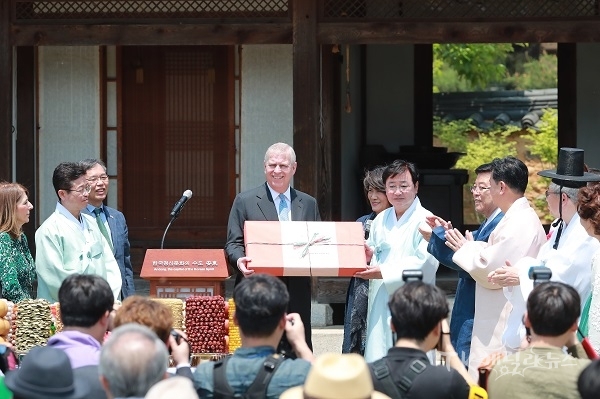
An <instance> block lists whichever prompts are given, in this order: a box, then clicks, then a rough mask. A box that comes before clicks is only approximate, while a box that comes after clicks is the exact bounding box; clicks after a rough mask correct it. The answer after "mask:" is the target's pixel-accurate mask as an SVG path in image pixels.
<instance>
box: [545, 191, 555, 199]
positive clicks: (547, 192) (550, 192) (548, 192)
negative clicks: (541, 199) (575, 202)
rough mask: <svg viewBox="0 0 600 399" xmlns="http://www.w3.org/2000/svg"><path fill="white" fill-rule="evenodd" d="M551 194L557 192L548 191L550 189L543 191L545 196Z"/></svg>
mask: <svg viewBox="0 0 600 399" xmlns="http://www.w3.org/2000/svg"><path fill="white" fill-rule="evenodd" d="M552 194H558V193H556V192H554V191H550V190H546V192H545V193H544V195H545V196H546V198H548V196H550V195H552Z"/></svg>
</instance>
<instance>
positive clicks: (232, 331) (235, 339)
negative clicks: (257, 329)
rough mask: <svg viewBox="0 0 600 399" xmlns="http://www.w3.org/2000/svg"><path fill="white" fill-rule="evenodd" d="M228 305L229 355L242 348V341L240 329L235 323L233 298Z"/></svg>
mask: <svg viewBox="0 0 600 399" xmlns="http://www.w3.org/2000/svg"><path fill="white" fill-rule="evenodd" d="M227 304H228V305H229V319H228V321H229V353H233V352H235V350H236V349H237V348H239V347H240V346H242V340H241V339H240V328H239V327H238V326H237V325H236V324H235V323H234V322H233V315H234V314H235V302H234V301H233V298H230V299H229V300H228V301H227Z"/></svg>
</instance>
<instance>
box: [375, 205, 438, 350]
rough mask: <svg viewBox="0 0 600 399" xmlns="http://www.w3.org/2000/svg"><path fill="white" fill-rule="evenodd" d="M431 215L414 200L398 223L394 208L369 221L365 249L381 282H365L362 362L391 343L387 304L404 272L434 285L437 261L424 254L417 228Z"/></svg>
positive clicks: (424, 249)
mask: <svg viewBox="0 0 600 399" xmlns="http://www.w3.org/2000/svg"><path fill="white" fill-rule="evenodd" d="M430 215H431V212H429V211H428V210H427V209H425V208H423V207H422V206H421V202H420V201H419V198H418V197H416V198H415V200H414V201H413V203H412V204H411V206H410V207H409V208H408V209H407V210H406V212H404V214H403V215H402V217H400V219H397V218H396V213H395V211H394V208H393V207H392V208H388V209H386V210H385V211H383V212H381V213H380V214H379V215H377V217H376V218H375V219H374V220H373V223H372V225H371V234H370V236H369V239H368V241H367V245H369V246H370V247H372V248H373V249H374V252H373V258H372V259H371V265H378V266H379V267H380V268H381V275H382V277H383V278H382V279H372V280H370V281H369V305H368V306H369V308H368V309H369V310H368V316H367V342H366V346H365V360H366V361H367V362H373V361H375V360H378V359H380V358H382V357H383V356H385V355H386V354H387V351H388V349H389V348H391V347H392V346H393V344H394V342H392V330H391V328H390V311H389V308H388V301H389V298H390V296H391V295H392V294H393V293H394V291H395V290H396V289H398V288H399V287H401V286H402V285H403V284H404V282H403V281H402V272H403V271H404V270H411V269H419V270H422V271H423V281H424V282H426V283H429V284H435V273H436V271H437V268H438V265H439V263H438V261H437V260H436V259H435V258H434V257H433V255H431V254H430V253H429V252H427V241H425V239H424V238H423V236H422V235H421V233H419V225H420V224H421V223H425V217H426V216H430Z"/></svg>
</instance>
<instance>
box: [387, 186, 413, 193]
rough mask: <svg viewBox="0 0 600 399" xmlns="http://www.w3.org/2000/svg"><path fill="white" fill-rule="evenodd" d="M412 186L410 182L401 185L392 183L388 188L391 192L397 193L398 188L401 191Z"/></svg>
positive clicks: (405, 190) (407, 189)
mask: <svg viewBox="0 0 600 399" xmlns="http://www.w3.org/2000/svg"><path fill="white" fill-rule="evenodd" d="M411 187H412V186H411V185H410V184H401V185H399V186H396V185H390V186H387V187H386V189H387V190H388V191H389V192H390V193H395V192H396V191H397V190H400V192H403V193H405V192H407V191H409V190H410V188H411Z"/></svg>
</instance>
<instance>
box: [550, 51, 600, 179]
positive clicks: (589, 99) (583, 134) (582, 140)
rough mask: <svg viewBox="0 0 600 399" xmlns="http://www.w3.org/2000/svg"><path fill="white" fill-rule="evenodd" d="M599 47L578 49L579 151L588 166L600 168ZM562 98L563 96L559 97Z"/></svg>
mask: <svg viewBox="0 0 600 399" xmlns="http://www.w3.org/2000/svg"><path fill="white" fill-rule="evenodd" d="M598 71H600V44H597V43H593V44H592V43H590V44H588V43H586V44H578V45H577V147H579V148H583V149H584V150H585V162H586V163H587V164H588V165H589V166H592V167H595V168H599V167H600V159H599V158H598V156H597V154H598V153H600V132H599V131H600V79H598ZM559 95H560V93H559Z"/></svg>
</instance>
